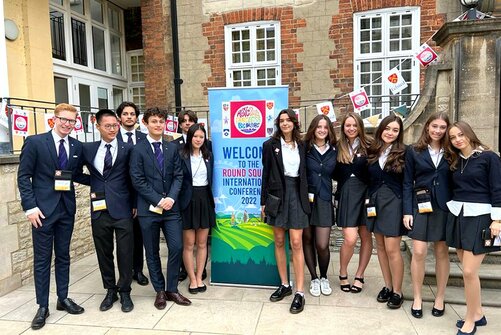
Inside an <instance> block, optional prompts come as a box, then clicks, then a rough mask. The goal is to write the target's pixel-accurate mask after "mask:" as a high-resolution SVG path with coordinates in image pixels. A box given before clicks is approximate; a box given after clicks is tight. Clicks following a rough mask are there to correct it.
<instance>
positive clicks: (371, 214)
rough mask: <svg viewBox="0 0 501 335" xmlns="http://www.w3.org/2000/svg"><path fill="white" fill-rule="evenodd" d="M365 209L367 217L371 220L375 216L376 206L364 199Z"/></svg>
mask: <svg viewBox="0 0 501 335" xmlns="http://www.w3.org/2000/svg"><path fill="white" fill-rule="evenodd" d="M365 208H366V210H367V217H368V218H373V217H376V216H377V213H376V205H374V204H373V203H371V202H370V200H369V199H365Z"/></svg>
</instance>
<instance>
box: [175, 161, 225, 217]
mask: <svg viewBox="0 0 501 335" xmlns="http://www.w3.org/2000/svg"><path fill="white" fill-rule="evenodd" d="M203 162H204V163H205V167H206V168H207V180H208V182H209V184H208V188H209V194H210V198H209V201H210V203H211V205H212V207H213V208H215V207H216V205H215V203H214V196H213V194H212V175H213V171H214V158H213V156H212V153H210V155H209V158H208V159H204V160H203ZM181 165H182V167H183V186H182V188H181V189H182V190H183V192H181V193H180V194H179V200H178V201H179V209H180V210H185V209H186V207H188V205H189V203H190V201H191V198H192V197H193V177H192V170H191V158H190V157H186V158H184V157H181Z"/></svg>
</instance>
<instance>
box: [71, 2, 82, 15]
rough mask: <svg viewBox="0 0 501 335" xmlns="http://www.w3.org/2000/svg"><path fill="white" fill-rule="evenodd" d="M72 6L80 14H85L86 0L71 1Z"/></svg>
mask: <svg viewBox="0 0 501 335" xmlns="http://www.w3.org/2000/svg"><path fill="white" fill-rule="evenodd" d="M70 8H71V10H72V11H74V12H76V13H78V14H82V15H85V8H84V0H73V1H70Z"/></svg>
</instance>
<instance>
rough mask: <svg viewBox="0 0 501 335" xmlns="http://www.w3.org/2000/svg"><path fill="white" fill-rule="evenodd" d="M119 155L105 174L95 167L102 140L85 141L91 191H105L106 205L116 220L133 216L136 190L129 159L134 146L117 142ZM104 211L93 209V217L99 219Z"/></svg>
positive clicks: (84, 146)
mask: <svg viewBox="0 0 501 335" xmlns="http://www.w3.org/2000/svg"><path fill="white" fill-rule="evenodd" d="M117 143H118V146H117V157H116V159H115V163H114V164H113V166H112V168H111V170H110V172H109V173H107V175H106V176H103V175H102V174H101V173H100V172H99V171H98V170H97V169H96V168H95V167H94V159H95V157H96V154H97V150H98V149H99V145H100V144H101V141H96V142H92V143H84V145H83V154H84V161H85V165H86V166H87V169H88V170H89V172H90V191H91V192H104V196H105V199H106V207H107V210H108V213H109V214H110V216H111V217H112V218H114V219H116V220H120V219H128V218H132V208H133V199H134V191H133V188H132V183H131V180H130V175H129V160H130V153H131V152H132V148H133V146H132V145H130V144H127V143H124V142H117ZM101 213H102V211H95V212H94V211H92V205H91V218H92V219H98V218H99V216H101Z"/></svg>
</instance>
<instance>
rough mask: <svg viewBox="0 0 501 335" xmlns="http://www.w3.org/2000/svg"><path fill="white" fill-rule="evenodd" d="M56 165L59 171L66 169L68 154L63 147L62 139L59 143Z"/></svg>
mask: <svg viewBox="0 0 501 335" xmlns="http://www.w3.org/2000/svg"><path fill="white" fill-rule="evenodd" d="M57 163H58V165H59V166H58V167H59V169H60V170H64V169H66V165H68V154H67V153H66V148H65V147H64V139H62V140H60V141H59V156H58V158H57Z"/></svg>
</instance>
